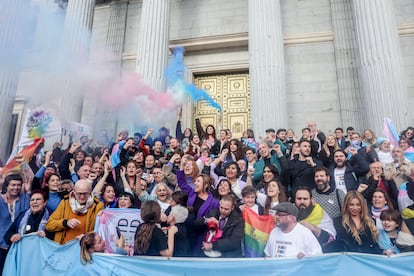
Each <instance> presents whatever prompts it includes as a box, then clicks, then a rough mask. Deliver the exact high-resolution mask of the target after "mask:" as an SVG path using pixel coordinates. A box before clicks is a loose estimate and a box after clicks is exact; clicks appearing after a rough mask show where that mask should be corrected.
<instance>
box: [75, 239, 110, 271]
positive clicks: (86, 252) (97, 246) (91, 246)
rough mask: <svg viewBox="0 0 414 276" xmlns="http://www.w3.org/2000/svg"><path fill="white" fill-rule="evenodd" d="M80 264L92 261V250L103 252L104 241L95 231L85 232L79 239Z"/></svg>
mask: <svg viewBox="0 0 414 276" xmlns="http://www.w3.org/2000/svg"><path fill="white" fill-rule="evenodd" d="M79 243H80V248H81V252H80V257H81V262H82V264H87V263H92V262H93V261H92V255H91V254H92V253H93V252H105V241H104V240H103V239H102V238H101V236H99V235H98V234H97V233H86V234H85V235H83V237H82V238H81V240H80V242H79Z"/></svg>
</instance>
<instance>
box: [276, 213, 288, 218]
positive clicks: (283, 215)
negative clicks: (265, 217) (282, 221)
mask: <svg viewBox="0 0 414 276" xmlns="http://www.w3.org/2000/svg"><path fill="white" fill-rule="evenodd" d="M276 216H279V217H286V216H289V214H288V213H276Z"/></svg>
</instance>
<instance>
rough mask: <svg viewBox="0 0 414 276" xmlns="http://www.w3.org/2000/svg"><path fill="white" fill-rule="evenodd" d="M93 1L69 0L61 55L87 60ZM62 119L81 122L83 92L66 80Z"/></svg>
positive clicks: (93, 8)
mask: <svg viewBox="0 0 414 276" xmlns="http://www.w3.org/2000/svg"><path fill="white" fill-rule="evenodd" d="M94 10H95V0H70V1H69V2H68V7H67V10H66V18H65V26H64V37H63V49H64V51H63V55H65V54H67V55H68V56H69V57H70V58H73V59H75V58H76V59H78V60H85V59H87V58H88V53H89V47H90V36H91V29H92V22H93V14H94ZM62 87H63V88H62V92H63V93H62V105H61V106H62V119H63V120H66V121H76V122H80V121H81V116H82V106H83V91H82V88H81V87H78V86H76V85H74V82H73V80H71V79H70V76H68V79H67V80H66V81H65V82H64V83H63V84H62Z"/></svg>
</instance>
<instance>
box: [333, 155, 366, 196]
mask: <svg viewBox="0 0 414 276" xmlns="http://www.w3.org/2000/svg"><path fill="white" fill-rule="evenodd" d="M351 150H352V154H353V155H352V157H351V159H349V160H347V153H346V152H345V151H344V150H341V149H338V150H336V151H335V152H334V164H333V166H331V167H330V168H329V178H330V183H329V185H331V186H332V187H335V188H336V189H338V190H342V191H343V192H344V193H345V194H346V193H347V192H349V191H353V190H357V189H358V186H359V184H360V178H361V177H363V176H365V175H366V174H367V173H368V172H369V163H368V161H367V160H366V159H365V157H363V156H362V155H360V154H359V153H357V152H356V149H351Z"/></svg>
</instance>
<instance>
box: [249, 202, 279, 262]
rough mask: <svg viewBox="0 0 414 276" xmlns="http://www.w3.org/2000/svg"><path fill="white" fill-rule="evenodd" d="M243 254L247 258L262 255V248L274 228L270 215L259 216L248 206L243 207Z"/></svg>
mask: <svg viewBox="0 0 414 276" xmlns="http://www.w3.org/2000/svg"><path fill="white" fill-rule="evenodd" d="M243 219H244V221H245V224H244V225H245V226H244V255H245V257H249V258H255V257H256V258H257V257H264V248H265V246H266V242H267V240H268V238H269V235H270V232H271V231H272V229H273V228H274V224H275V222H274V219H273V216H272V215H264V216H261V215H259V214H257V213H256V212H255V211H253V210H251V209H250V208H244V211H243Z"/></svg>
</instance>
